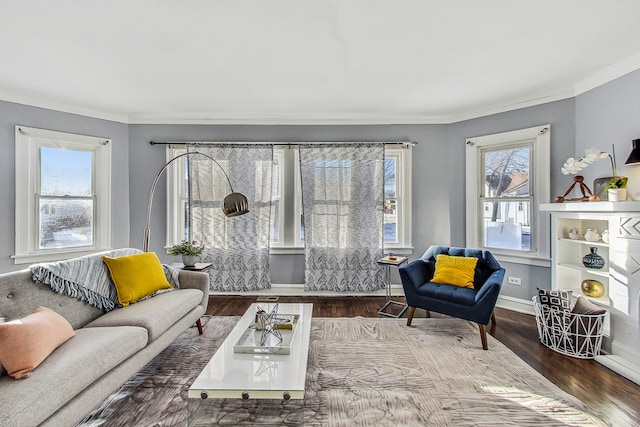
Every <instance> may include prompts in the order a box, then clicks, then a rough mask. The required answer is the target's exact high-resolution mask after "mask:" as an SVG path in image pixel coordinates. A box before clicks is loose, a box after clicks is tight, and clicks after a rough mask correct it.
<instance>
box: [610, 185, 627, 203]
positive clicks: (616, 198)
mask: <svg viewBox="0 0 640 427" xmlns="http://www.w3.org/2000/svg"><path fill="white" fill-rule="evenodd" d="M607 194H608V196H607V197H608V199H609V201H610V202H624V201H625V200H627V189H626V188H610V189H609V190H608V191H607Z"/></svg>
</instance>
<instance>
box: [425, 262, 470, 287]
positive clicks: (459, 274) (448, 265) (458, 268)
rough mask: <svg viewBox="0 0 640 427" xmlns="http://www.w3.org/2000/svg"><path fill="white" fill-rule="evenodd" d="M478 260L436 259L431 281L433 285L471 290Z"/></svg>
mask: <svg viewBox="0 0 640 427" xmlns="http://www.w3.org/2000/svg"><path fill="white" fill-rule="evenodd" d="M477 264H478V258H475V257H462V256H450V255H438V256H437V257H436V271H435V273H434V275H433V279H431V281H432V282H434V283H442V284H444V285H454V286H460V287H461V288H472V289H473V278H474V276H475V273H476V265H477Z"/></svg>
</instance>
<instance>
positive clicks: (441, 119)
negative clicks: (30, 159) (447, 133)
mask: <svg viewBox="0 0 640 427" xmlns="http://www.w3.org/2000/svg"><path fill="white" fill-rule="evenodd" d="M638 69H640V52H638V53H637V54H635V55H632V56H630V57H627V58H625V59H624V60H622V61H619V62H617V63H614V64H611V65H610V66H608V67H606V68H604V69H602V70H600V71H598V72H596V73H594V74H592V75H591V76H589V77H587V78H585V79H583V80H580V81H579V82H577V83H575V84H574V85H572V86H569V87H565V88H559V89H557V90H552V91H547V92H543V93H540V94H538V95H536V96H529V97H523V98H520V99H514V100H512V101H510V102H501V103H495V104H493V105H488V106H485V107H481V108H475V109H469V110H466V111H460V112H458V113H452V114H442V115H423V114H419V113H409V114H406V115H402V114H397V113H396V114H379V113H374V114H365V113H363V114H341V113H336V114H332V115H328V114H325V115H321V114H311V113H310V114H299V115H291V114H275V115H257V114H256V115H245V116H239V115H228V114H218V113H196V112H191V113H185V112H163V113H132V114H126V113H122V114H117V113H109V112H105V111H99V110H94V109H89V108H83V107H78V106H75V105H70V104H65V103H60V102H56V101H52V100H50V99H44V98H38V97H34V96H24V95H20V94H17V93H15V92H13V91H10V90H6V89H3V88H0V100H3V101H7V102H14V103H17V104H24V105H29V106H33V107H39V108H46V109H49V110H55V111H60V112H64V113H70V114H77V115H81V116H86V117H93V118H97V119H103V120H109V121H113V122H119V123H124V124H190V125H195V124H197V125H412V124H413V125H420V124H453V123H457V122H462V121H465V120H471V119H476V118H479V117H486V116H490V115H493V114H499V113H505V112H508V111H514V110H518V109H521V108H527V107H533V106H536V105H542V104H546V103H550V102H554V101H560V100H564V99H568V98H572V97H576V96H578V95H580V94H582V93H585V92H587V91H589V90H592V89H595V88H597V87H599V86H602V85H604V84H606V83H608V82H610V81H612V80H615V79H617V78H619V77H622V76H624V75H625V74H628V73H631V72H633V71H636V70H638Z"/></svg>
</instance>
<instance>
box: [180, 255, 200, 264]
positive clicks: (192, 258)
mask: <svg viewBox="0 0 640 427" xmlns="http://www.w3.org/2000/svg"><path fill="white" fill-rule="evenodd" d="M197 260H198V257H197V256H196V255H182V263H183V264H184V266H185V267H193V266H194V265H196V261H197Z"/></svg>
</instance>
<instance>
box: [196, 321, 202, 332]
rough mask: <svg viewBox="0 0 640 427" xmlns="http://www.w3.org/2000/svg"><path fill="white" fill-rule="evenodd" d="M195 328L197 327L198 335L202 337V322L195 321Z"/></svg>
mask: <svg viewBox="0 0 640 427" xmlns="http://www.w3.org/2000/svg"><path fill="white" fill-rule="evenodd" d="M196 326H197V327H198V332H199V333H200V335H202V334H203V330H202V321H201V320H200V319H198V320H197V321H196Z"/></svg>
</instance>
